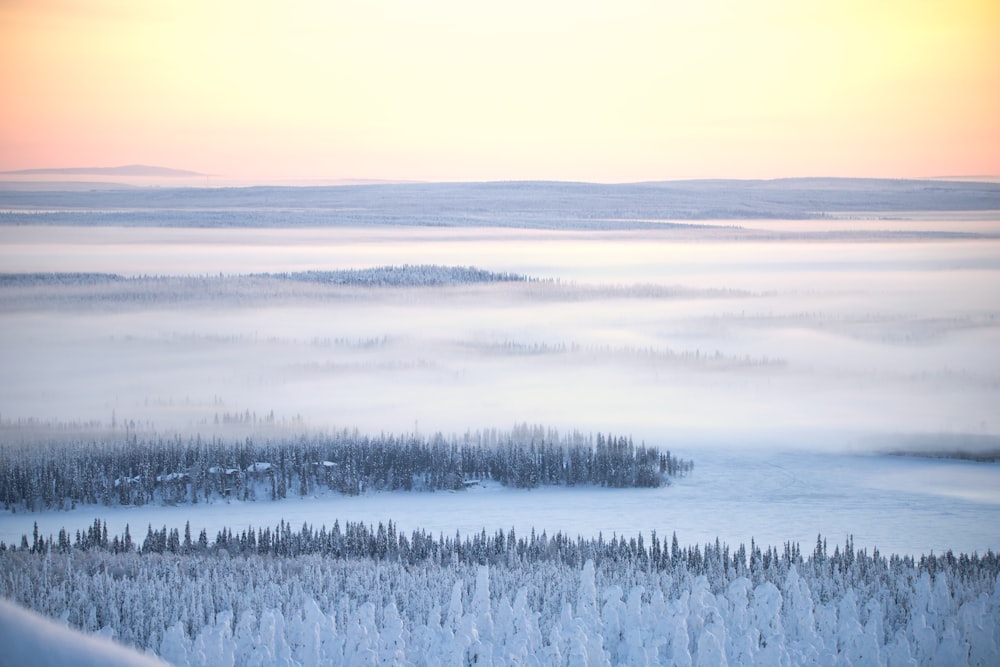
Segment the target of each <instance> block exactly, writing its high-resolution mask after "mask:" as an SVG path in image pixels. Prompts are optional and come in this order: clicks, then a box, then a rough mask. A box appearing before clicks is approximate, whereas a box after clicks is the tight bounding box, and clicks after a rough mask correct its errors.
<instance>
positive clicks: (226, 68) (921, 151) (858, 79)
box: [0, 0, 1000, 182]
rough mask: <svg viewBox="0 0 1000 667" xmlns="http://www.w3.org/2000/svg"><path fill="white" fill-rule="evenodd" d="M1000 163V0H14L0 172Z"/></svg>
mask: <svg viewBox="0 0 1000 667" xmlns="http://www.w3.org/2000/svg"><path fill="white" fill-rule="evenodd" d="M133 163H143V164H155V165H163V166H170V167H175V168H181V169H191V170H196V171H200V172H206V173H211V174H218V175H222V176H225V177H228V178H234V179H235V178H244V179H301V178H381V179H417V180H488V179H558V180H587V181H604V182H621V181H637V180H659V179H672V178H701V177H731V178H771V177H782V176H880V177H921V176H945V175H987V174H1000V2H997V0H837V1H833V2H831V1H830V0H793V1H785V0H755V1H754V2H746V1H744V0H698V1H697V2H689V1H687V0H684V1H676V0H649V1H647V0H612V1H607V2H598V1H596V0H571V1H562V0H549V1H546V0H504V2H496V1H485V2H481V1H478V0H419V1H415V0H371V1H368V2H360V1H358V2H351V1H345V0H281V1H280V2H279V1H272V0H257V1H252V2H248V1H247V0H240V1H238V2H237V1H235V0H169V1H166V0H164V1H157V0H144V1H137V0H90V1H86V0H0V170H13V169H28V168H40V167H87V166H114V165H121V164H133Z"/></svg>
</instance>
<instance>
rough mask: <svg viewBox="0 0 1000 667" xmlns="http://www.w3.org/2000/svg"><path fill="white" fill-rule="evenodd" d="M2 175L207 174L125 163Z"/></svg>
mask: <svg viewBox="0 0 1000 667" xmlns="http://www.w3.org/2000/svg"><path fill="white" fill-rule="evenodd" d="M0 175H4V176H144V177H153V178H174V177H176V178H183V177H191V176H207V174H201V173H199V172H197V171H187V170H185V169H170V168H168V167H154V166H150V165H146V164H127V165H123V166H120V167H55V168H49V169H19V170H17V171H0Z"/></svg>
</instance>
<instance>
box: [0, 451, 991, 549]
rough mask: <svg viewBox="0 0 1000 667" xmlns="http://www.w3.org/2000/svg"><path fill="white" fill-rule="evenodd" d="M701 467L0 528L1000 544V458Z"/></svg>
mask: <svg viewBox="0 0 1000 667" xmlns="http://www.w3.org/2000/svg"><path fill="white" fill-rule="evenodd" d="M682 454H683V455H685V456H688V457H692V458H694V459H695V461H696V464H695V470H694V473H693V474H692V475H690V476H689V477H686V478H683V479H680V480H678V481H676V482H675V484H674V485H673V486H670V487H663V488H660V489H604V488H542V489H534V490H515V489H505V488H503V487H499V486H489V487H486V488H477V489H472V490H469V491H464V492H436V493H422V492H410V493H406V492H392V493H379V494H368V495H362V496H340V495H332V496H321V497H311V498H291V497H290V498H288V499H286V500H282V501H277V502H264V501H258V502H254V503H240V502H233V503H225V502H219V503H215V504H204V503H202V504H199V505H197V506H190V505H188V506H176V507H141V508H114V509H109V508H104V507H99V506H98V507H85V508H78V509H76V510H73V511H66V512H43V513H34V514H31V513H20V514H13V515H12V514H9V513H4V514H0V540H3V541H5V542H7V543H8V544H11V543H17V542H18V541H19V540H20V536H21V535H22V534H27V535H28V536H29V541H30V539H31V538H30V535H31V532H32V529H33V525H34V522H36V521H37V522H38V525H39V528H40V530H41V534H42V535H55V534H56V533H58V531H59V529H60V528H62V527H65V528H67V529H68V530H69V531H70V533H71V534H73V533H74V532H75V531H76V530H83V531H85V530H86V529H87V527H88V526H90V525H92V524H93V521H94V518H95V517H96V516H100V517H101V518H102V519H104V520H105V521H107V524H108V530H109V531H111V532H112V533H117V534H121V533H122V532H123V531H124V529H125V525H126V524H129V526H130V531H131V533H132V536H133V539H137V540H139V541H141V540H142V537H143V536H144V535H145V534H146V527H147V526H148V525H152V526H153V528H157V529H158V528H160V527H162V526H166V527H167V528H178V529H179V530H180V531H181V532H182V533H183V528H184V523H185V522H186V521H190V522H191V529H192V532H193V534H194V535H195V536H197V534H198V532H199V531H200V530H201V529H202V528H205V529H207V530H208V533H209V536H210V538H212V539H214V537H215V534H216V532H218V531H219V530H220V529H222V528H223V527H230V528H232V529H233V530H235V531H238V530H242V529H245V528H247V527H249V526H253V527H255V528H262V527H268V526H270V527H273V526H275V525H277V524H278V522H279V521H281V520H282V519H284V520H285V521H286V522H288V523H290V524H291V525H292V527H293V529H297V528H299V527H300V526H301V525H302V523H303V522H308V523H310V524H313V526H314V527H316V528H318V527H319V526H320V525H323V524H325V525H327V526H328V527H329V526H332V525H333V522H334V520H338V519H339V520H340V521H341V523H343V522H344V521H345V520H349V521H363V522H366V523H372V524H377V523H378V522H380V521H382V522H384V521H386V520H387V519H392V520H393V521H394V522H396V523H397V524H398V525H399V527H400V529H401V530H403V531H410V530H413V529H416V528H423V529H425V530H428V531H431V532H432V533H434V534H435V535H436V534H438V533H442V534H444V535H454V533H455V531H456V530H458V531H460V532H461V533H462V534H463V535H466V534H469V533H473V532H479V531H480V530H481V529H485V530H486V531H487V532H488V533H493V532H495V531H496V530H498V529H503V530H508V529H510V528H511V527H513V528H515V530H516V531H518V532H519V533H522V534H524V535H527V534H528V532H529V531H530V530H531V529H532V528H534V529H535V530H536V531H537V532H541V531H542V530H545V531H547V532H548V533H549V534H550V535H551V534H553V533H555V532H557V531H559V530H562V531H563V532H564V533H567V534H569V535H572V536H576V535H582V536H585V537H590V536H593V537H596V536H597V534H598V533H603V535H604V536H605V537H607V538H610V537H611V535H612V534H617V535H626V536H635V535H636V534H638V533H639V532H642V533H643V534H645V535H646V536H647V537H648V536H649V533H650V531H652V530H655V531H657V533H658V534H659V535H660V536H661V537H662V536H666V537H667V538H669V536H670V534H671V533H673V532H676V533H677V537H678V539H679V540H680V542H681V543H682V544H695V543H697V544H703V543H705V542H709V541H714V540H715V538H716V537H719V538H720V539H721V540H722V541H724V542H728V543H729V544H730V545H732V546H736V545H738V544H740V543H744V544H746V545H747V546H749V544H750V540H751V538H752V539H754V540H756V541H757V543H758V544H763V545H775V546H778V547H780V546H781V545H782V544H783V543H785V542H799V543H800V545H801V546H802V548H803V550H804V551H811V550H812V547H813V545H814V544H815V541H816V536H817V534H819V533H822V534H823V536H824V537H825V538H826V539H827V540H828V546H829V549H830V551H831V552H832V551H833V548H834V545H835V544H840V545H843V543H844V541H845V540H846V538H847V536H848V535H854V542H855V545H856V546H857V547H859V548H860V547H865V548H868V549H869V550H871V549H872V548H874V547H877V548H878V549H879V550H880V551H882V552H883V553H898V554H912V555H919V554H925V553H929V552H930V551H934V553H937V554H940V553H943V552H945V551H947V550H948V549H952V550H953V551H955V552H956V553H957V552H966V553H971V552H973V551H976V552H978V553H980V554H982V553H984V552H985V551H986V550H987V549H992V550H993V551H994V552H996V551H1000V465H998V464H983V463H970V462H962V461H946V460H927V459H913V458H901V457H891V456H874V455H866V454H825V453H824V454H812V453H801V452H800V453H791V452H767V451H747V450H739V451H725V450H718V449H714V448H706V449H701V450H699V451H683V452H682Z"/></svg>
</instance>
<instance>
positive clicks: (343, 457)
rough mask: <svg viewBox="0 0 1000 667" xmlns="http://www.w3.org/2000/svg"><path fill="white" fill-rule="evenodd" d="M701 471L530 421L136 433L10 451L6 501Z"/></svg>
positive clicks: (269, 496)
mask: <svg viewBox="0 0 1000 667" xmlns="http://www.w3.org/2000/svg"><path fill="white" fill-rule="evenodd" d="M692 468H693V464H692V462H691V461H687V460H684V459H680V458H678V457H675V456H673V455H672V454H671V453H670V452H669V451H661V450H660V449H658V448H656V447H649V446H646V445H645V444H639V445H636V444H634V443H633V442H632V439H631V438H628V437H625V436H614V435H610V434H609V435H604V434H600V433H599V434H598V435H597V436H596V437H593V436H586V437H585V436H582V435H580V434H578V433H574V434H573V435H572V436H569V437H561V436H559V435H558V434H557V433H554V432H551V431H549V432H546V431H544V430H542V429H539V428H534V427H528V426H522V427H519V428H515V429H514V430H512V431H510V432H509V433H507V434H497V433H496V432H492V433H486V434H484V433H477V434H466V435H465V436H464V437H463V438H461V439H459V438H458V437H455V436H453V437H451V438H450V439H446V438H445V437H444V436H443V435H441V434H436V435H434V436H431V437H427V438H425V437H422V436H417V435H402V436H399V435H391V434H390V435H386V434H381V435H379V436H375V437H371V436H366V435H361V434H359V433H357V432H348V431H341V432H337V433H334V434H329V435H321V436H306V435H303V436H300V437H297V438H294V437H292V438H285V439H280V440H266V441H263V442H260V441H256V440H253V439H251V438H246V439H245V440H242V441H223V440H219V439H215V438H213V439H211V440H203V439H202V438H201V437H200V436H194V437H189V438H187V439H182V438H181V437H180V436H176V437H174V438H172V439H171V438H155V437H150V438H142V439H140V438H139V436H137V435H135V434H132V435H130V436H126V437H125V438H121V439H102V440H94V441H90V442H80V443H76V444H71V445H66V444H58V445H57V444H50V445H45V444H41V443H33V444H30V445H8V446H6V447H3V449H0V501H2V502H3V503H4V507H5V508H6V509H13V510H15V511H17V510H25V509H27V510H33V511H38V510H43V509H52V508H72V507H75V506H76V505H77V504H102V505H105V506H112V505H145V504H148V503H167V504H181V503H192V504H194V503H199V502H212V501H213V500H218V499H222V498H235V499H239V500H277V499H281V498H286V497H289V496H290V495H299V496H307V495H310V494H313V493H316V492H322V491H326V490H330V491H336V492H340V493H344V494H349V495H357V494H361V493H366V492H372V491H392V490H406V491H411V490H427V491H436V490H445V489H447V490H460V489H463V488H465V487H466V486H470V485H475V484H478V483H481V482H482V481H484V480H492V481H495V482H499V483H501V484H503V485H505V486H510V487H515V488H534V487H538V486H546V485H563V486H574V485H595V486H606V487H619V488H625V487H657V486H661V485H663V484H666V483H669V479H670V478H671V477H675V476H680V475H685V474H687V473H688V472H690V471H691V470H692Z"/></svg>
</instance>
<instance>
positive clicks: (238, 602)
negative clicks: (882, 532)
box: [0, 520, 1000, 667]
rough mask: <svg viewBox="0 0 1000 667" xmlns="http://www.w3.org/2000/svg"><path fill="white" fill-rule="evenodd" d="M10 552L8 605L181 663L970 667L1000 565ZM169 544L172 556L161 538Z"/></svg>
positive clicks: (358, 542)
mask: <svg viewBox="0 0 1000 667" xmlns="http://www.w3.org/2000/svg"><path fill="white" fill-rule="evenodd" d="M88 533H89V534H88V535H86V536H83V537H82V538H80V536H78V540H79V541H78V542H77V544H75V545H70V544H68V543H66V542H64V541H63V537H62V536H61V537H60V540H59V541H58V542H56V543H53V542H48V541H45V540H44V538H42V539H41V540H39V538H38V537H37V536H35V538H34V543H33V544H30V545H29V544H28V543H27V538H26V539H25V543H24V544H23V545H22V546H21V548H8V547H6V545H4V547H3V548H0V592H2V594H3V595H4V596H5V597H8V598H10V599H12V600H14V601H16V602H18V603H20V604H22V605H24V606H27V607H30V608H33V609H35V610H37V611H39V612H41V613H43V614H46V615H49V616H52V617H57V618H60V619H62V620H63V622H65V623H68V624H69V625H71V626H72V627H75V628H80V629H82V630H84V631H87V632H91V633H95V632H99V633H102V634H105V635H108V636H112V637H115V638H116V639H118V640H120V641H122V642H124V643H126V644H128V645H131V646H134V647H136V648H138V649H140V650H147V651H151V652H154V653H156V654H158V655H159V656H161V657H163V658H165V659H167V660H169V661H170V662H171V663H172V664H174V665H176V666H178V667H181V666H185V665H192V666H193V665H206V666H216V667H217V666H220V665H221V666H224V665H274V664H283V665H303V666H307V667H312V666H316V665H320V664H352V665H354V664H371V665H376V664H383V665H436V664H454V665H473V664H491V665H513V664H520V665H649V664H671V665H695V664H697V665H726V664H729V665H754V664H756V665H806V664H815V665H835V664H852V665H855V666H861V665H885V666H888V667H895V666H897V665H900V666H902V665H914V664H921V665H924V664H926V665H949V666H960V665H976V666H982V667H987V666H989V665H995V664H997V660H998V659H1000V651H998V646H1000V559H998V558H997V556H996V555H995V554H994V553H992V552H988V553H986V554H985V555H983V556H977V555H972V556H969V555H965V554H962V555H958V556H956V555H955V554H952V553H951V552H948V553H946V554H942V555H939V556H933V555H927V556H923V557H921V558H920V559H918V560H915V559H913V558H910V557H905V558H901V557H898V556H892V555H890V556H886V555H883V554H880V553H878V552H877V551H876V552H873V553H867V552H866V551H865V550H863V549H856V548H855V547H854V545H853V542H852V541H851V540H850V539H848V540H847V542H846V543H845V544H844V545H843V546H840V545H837V546H835V547H834V549H833V552H832V553H830V551H829V549H828V546H827V544H826V542H825V540H823V539H822V538H817V542H816V545H815V547H814V548H813V549H812V550H810V551H809V552H808V553H805V554H803V552H802V551H801V550H800V548H799V546H798V545H794V544H785V545H784V546H783V548H782V549H780V550H779V549H777V548H774V547H761V546H759V545H756V544H751V546H750V547H749V548H747V547H745V546H744V545H740V546H739V547H738V548H735V549H731V548H730V547H729V546H727V545H724V544H720V543H719V542H718V541H716V542H715V543H714V544H706V545H704V546H703V547H698V546H693V547H680V546H679V545H678V542H677V539H676V536H675V537H674V538H673V540H672V541H671V543H670V544H668V543H667V542H666V541H665V540H661V539H660V538H659V537H658V536H657V535H656V534H655V533H654V534H652V535H651V536H650V537H649V539H648V540H646V539H644V538H643V536H642V535H639V536H635V537H628V538H626V537H624V536H622V537H618V536H612V537H610V539H605V538H603V537H602V538H599V539H596V540H584V539H581V538H576V539H574V538H572V537H568V536H565V535H562V534H556V535H553V536H547V535H546V534H544V533H543V534H540V535H536V534H534V533H532V534H531V535H530V536H518V535H515V534H514V532H513V531H510V532H508V533H506V534H505V533H504V532H503V531H498V532H497V533H496V534H495V535H487V534H486V533H485V531H484V532H483V533H482V534H481V535H475V536H471V537H469V536H466V537H465V538H462V537H461V536H459V535H456V536H455V537H454V538H451V537H447V538H446V537H443V536H442V537H438V538H434V537H433V536H430V535H427V534H425V533H423V532H421V531H414V532H413V533H412V535H411V536H407V535H404V534H401V533H398V534H397V533H396V532H395V530H394V529H393V524H392V522H391V521H390V522H389V523H388V527H386V526H385V525H383V524H379V526H378V528H377V529H373V528H371V527H366V526H364V525H352V524H348V525H346V526H345V527H344V528H343V529H342V528H341V527H340V526H339V524H335V525H334V527H333V528H332V529H330V530H328V529H326V528H325V527H324V528H321V529H319V530H318V531H317V530H314V529H313V528H312V527H311V526H302V528H301V529H293V528H292V527H291V526H288V525H280V526H277V527H275V530H274V531H273V532H272V531H271V530H270V529H264V530H263V531H259V532H258V533H257V537H255V536H254V533H253V531H250V532H249V534H248V533H246V532H244V534H241V535H239V536H233V535H232V534H228V533H227V532H225V531H224V532H222V533H220V534H219V535H218V536H217V537H216V538H215V540H214V541H212V542H209V541H208V540H207V538H206V536H205V535H204V534H202V535H201V536H200V537H199V538H198V539H192V538H191V536H190V534H187V535H185V537H184V538H183V541H181V540H180V539H179V537H178V536H177V535H176V534H175V533H171V534H170V535H169V536H167V535H166V534H165V530H164V533H159V532H158V531H154V530H152V529H151V528H150V530H149V532H148V533H147V537H146V539H145V541H144V542H143V543H142V544H141V545H139V544H132V543H131V538H130V537H129V536H128V535H124V536H118V535H116V536H114V537H113V538H112V539H111V540H110V541H109V540H108V535H107V531H106V528H103V527H102V526H101V522H100V521H99V520H97V521H95V523H94V527H93V529H92V530H91V531H88ZM164 538H166V539H165V540H164Z"/></svg>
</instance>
